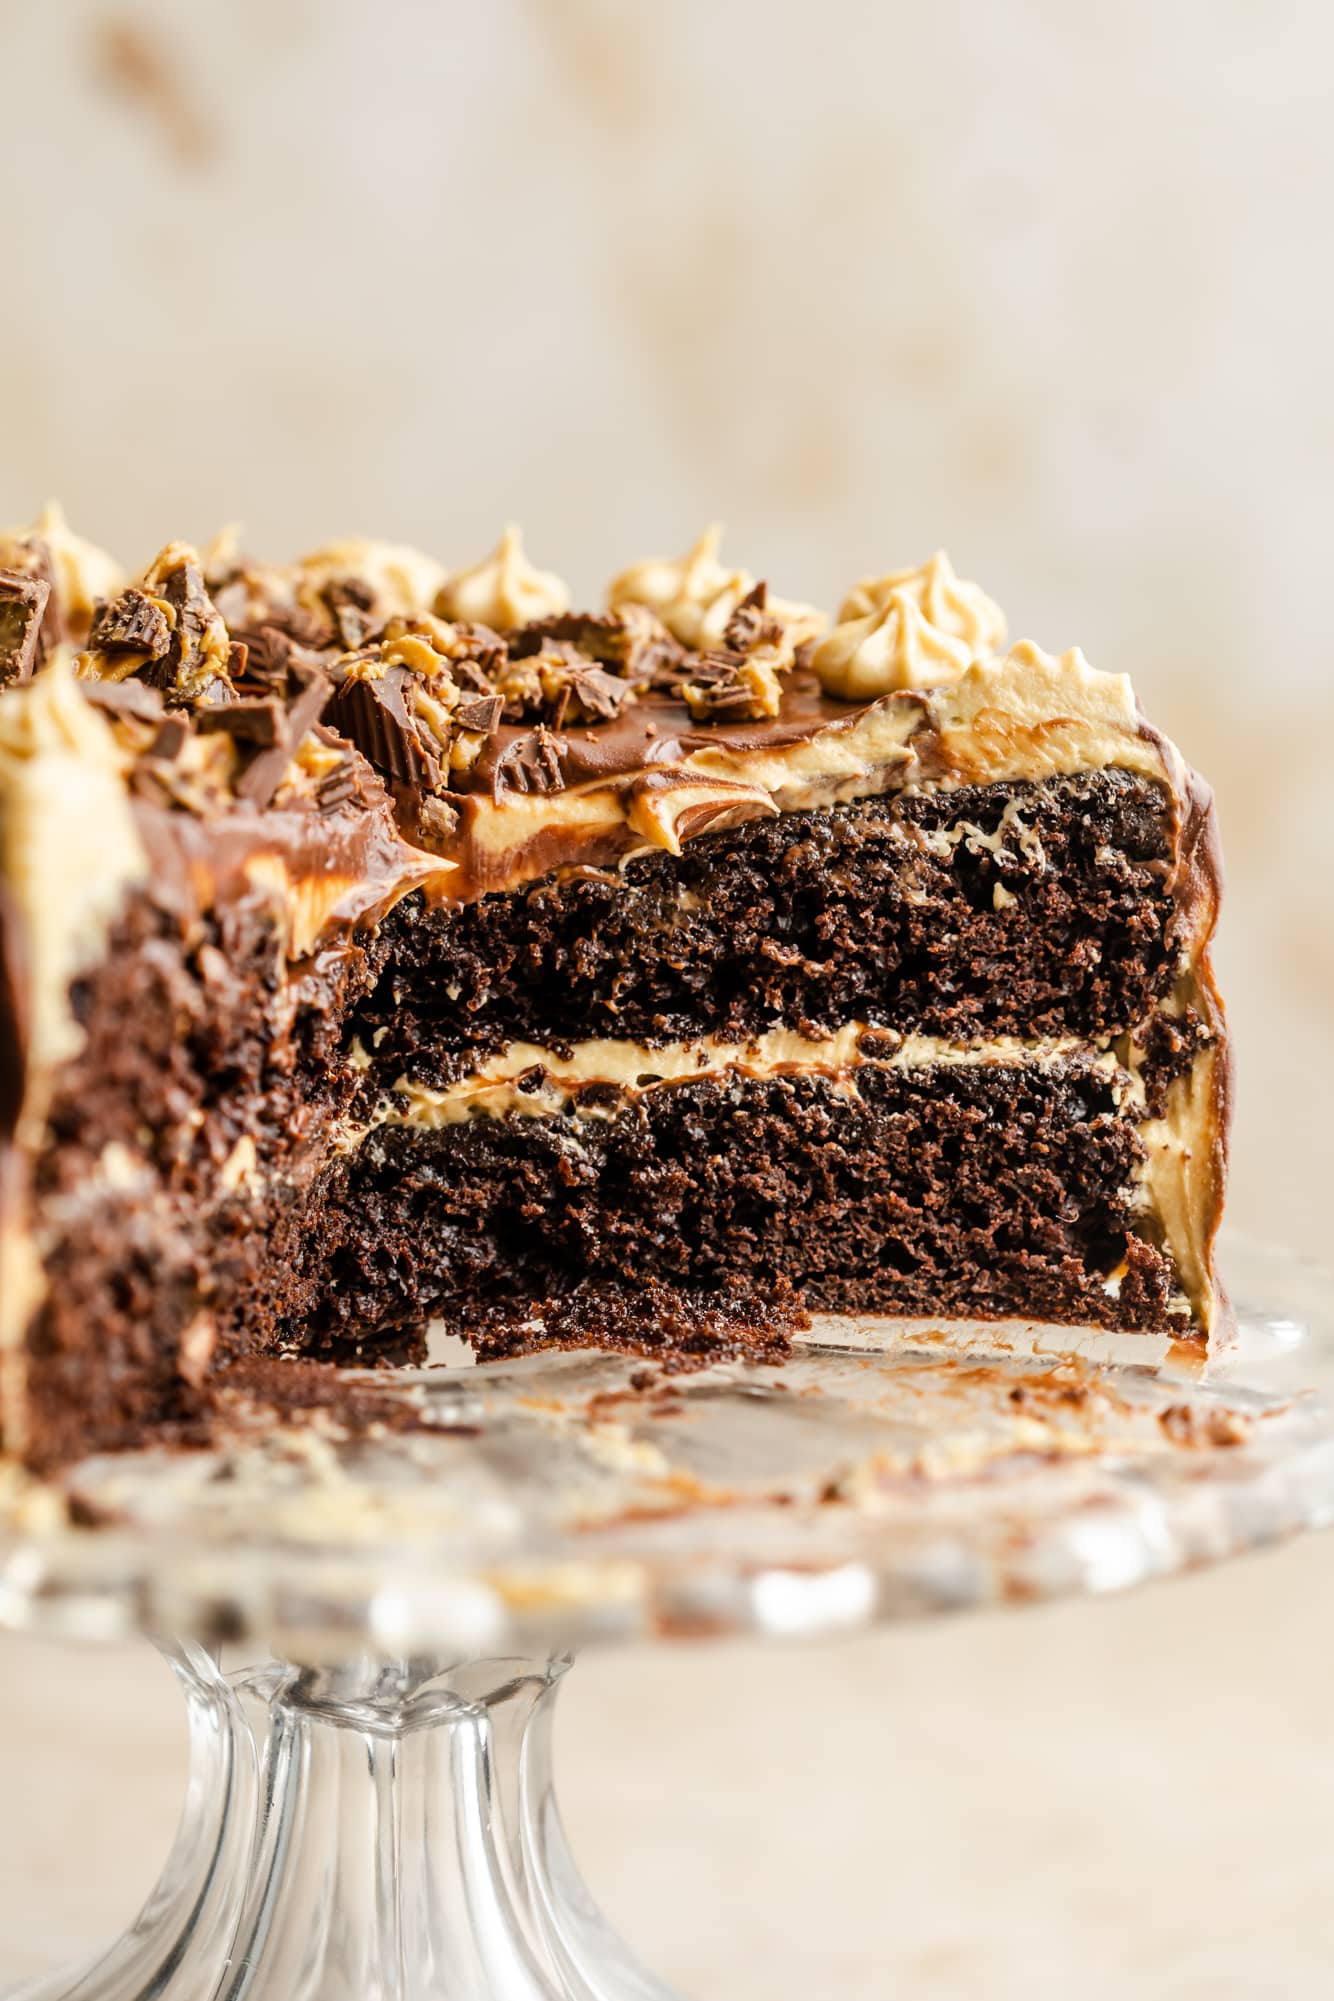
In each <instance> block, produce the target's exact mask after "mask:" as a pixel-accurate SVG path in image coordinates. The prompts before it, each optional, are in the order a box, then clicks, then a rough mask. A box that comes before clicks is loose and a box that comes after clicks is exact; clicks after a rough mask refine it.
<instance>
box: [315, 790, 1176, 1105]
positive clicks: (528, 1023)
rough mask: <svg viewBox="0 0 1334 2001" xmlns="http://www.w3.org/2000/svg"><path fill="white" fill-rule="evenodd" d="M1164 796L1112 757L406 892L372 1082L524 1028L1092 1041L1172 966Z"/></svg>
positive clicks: (549, 1033)
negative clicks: (676, 847) (597, 866)
mask: <svg viewBox="0 0 1334 2001" xmlns="http://www.w3.org/2000/svg"><path fill="white" fill-rule="evenodd" d="M1177 831H1178V829H1177V814H1176V806H1175V802H1174V801H1173V800H1172V799H1171V797H1170V796H1169V795H1168V794H1167V793H1166V792H1165V790H1164V788H1163V787H1162V786H1161V785H1157V784H1154V783H1153V782H1152V781H1150V780H1149V779H1146V778H1143V777H1140V776H1139V775H1137V774H1135V773H1132V772H1126V771H1119V770H1109V771H1100V772H1094V773H1087V774H1081V775H1079V776H1077V777H1070V778H1059V779H1049V780H1045V781H1041V782H1039V783H1036V784H1018V785H992V786H963V787H959V788H955V789H953V790H949V791H938V792H930V793H924V794H916V795H911V796H908V797H901V796H896V795H884V796H882V797H879V798H874V799H864V800H859V801H857V802H855V803H853V804H850V805H847V806H837V807H833V808H829V809H826V810H823V811H819V812H804V813H787V814H784V815H782V816H781V817H780V818H778V819H774V820H751V821H747V822H746V823H745V824H744V825H742V826H740V827H736V828H732V829H730V830H727V831H724V832H721V833H715V834H705V835H703V836H701V837H700V838H699V839H697V840H695V841H692V842H691V843H690V844H689V845H688V846H687V847H686V849H685V850H684V851H683V853H682V854H681V855H680V856H679V857H674V856H671V855H667V854H663V853H662V852H660V851H659V852H654V853H650V854H641V855H639V856H638V857H636V858H635V859H634V860H632V861H629V862H627V863H625V864H624V865H623V866H622V867H621V868H620V869H619V870H615V871H602V870H591V869H584V870H574V871H565V872H562V873H560V874H557V875H554V876H548V877H545V878H543V879H542V880H541V881H539V882H536V883H532V884H529V885H527V886H526V887H524V888H522V889H519V890H516V891H514V892H513V893H512V894H510V895H508V896H488V897H483V898H482V899H480V900H479V901H478V902H476V903H472V904H468V905H465V906H464V907H463V908H461V909H457V910H451V909H439V908H436V909H432V908H431V907H430V906H429V905H427V904H426V903H425V902H424V901H423V900H422V898H421V897H420V896H414V897H410V898H407V899H405V900H404V901H403V902H402V903H400V904H399V905H398V906H397V908H396V909H395V910H394V911H393V912H392V913H391V915H390V916H389V918H388V919H387V920H386V924H385V927H384V935H385V937H386V939H387V940H388V942H389V955H388V958H387V960H386V964H385V969H384V973H383V975H382V978H381V981H380V983H379V985H378V986H377V987H376V989H375V991H374V992H373V993H372V994H371V995H370V996H369V997H368V998H367V999H366V1000H365V1001H364V1002H362V1003H361V1004H360V1005H359V1006H358V1007H357V1008H356V1010H355V1012H354V1014H353V1016H352V1018H351V1029H352V1033H353V1034H354V1035H355V1036H357V1037H358V1038H359V1040H360V1043H361V1045H362V1048H363V1049H364V1051H365V1052H366V1054H367V1056H368V1057H369V1059H370V1061H371V1065H372V1069H373V1072H374V1074H375V1076H377V1077H388V1078H389V1079H390V1081H392V1080H393V1078H395V1077H396V1076H397V1075H398V1074H400V1073H406V1074H407V1075H408V1076H409V1077H411V1078H412V1079H413V1080H414V1081H419V1082H423V1083H428V1084H436V1083H442V1082H445V1081H447V1080H449V1079H451V1078H454V1077H458V1076H461V1075H464V1074H465V1073H466V1071H467V1070H468V1069H469V1068H470V1067H471V1065H472V1064H473V1063H474V1062H476V1060H477V1059H478V1058H479V1057H480V1056H482V1055H484V1054H486V1053H489V1052H490V1051H492V1050H496V1049H500V1048H503V1047H504V1045H505V1044H506V1043H507V1042H509V1041H511V1040H516V1039H519V1038H522V1039H523V1040H524V1041H527V1042H538V1043H542V1042H545V1043H549V1044H551V1045H552V1046H553V1047H560V1046H562V1045H566V1044H570V1043H576V1042H580V1041H583V1040H585V1039H587V1038H589V1037H597V1036H617V1037H629V1038H633V1039H635V1040H637V1041H641V1042H644V1043H647V1044H650V1045H651V1044H654V1043H663V1042H672V1041H679V1040H682V1039H684V1038H686V1037H688V1036H692V1035H715V1036H721V1037H725V1038H728V1039H731V1040H741V1039H743V1038H744V1037H746V1036H748V1035H754V1034H758V1033H760V1032H762V1031H763V1030H764V1029H766V1028H769V1027H771V1026H773V1025H774V1024H776V1023H781V1024H784V1025H790V1026H793V1027H804V1028H805V1029H806V1030H807V1031H808V1032H827V1031H828V1030H830V1029H833V1028H836V1027H838V1026H839V1025H841V1024H842V1023H843V1022H845V1021H848V1020H852V1019H856V1020H862V1021H871V1022H879V1023H883V1024H884V1025H885V1026H887V1027H891V1028H895V1029H898V1030H901V1031H903V1032H905V1033H912V1032H921V1033H925V1034H932V1035H944V1036H951V1037H955V1038H958V1039H959V1040H965V1041H966V1040H970V1039H973V1038H978V1037H982V1038H985V1037H989V1036H994V1035H1029V1036H1038V1035H1066V1034H1075V1035H1085V1036H1106V1035H1111V1034H1115V1033H1118V1032H1120V1031H1122V1030H1125V1029H1128V1028H1132V1027H1134V1026H1135V1025H1136V1024H1137V1023H1140V1022H1142V1021H1145V1020H1147V1019H1148V1017H1149V1016H1150V1015H1151V1014H1152V1013H1153V1010H1154V1008H1155V1007H1156V1006H1157V1004H1158V1003H1159V1002H1160V1001H1161V1000H1162V999H1163V997H1164V995H1165V994H1166V993H1167V991H1168V989H1169V988H1170V986H1171V984H1172V981H1173V979H1174V977H1175V971H1176V967H1175V950H1174V946H1175V936H1174V934H1175V929H1176V919H1177V905H1176V901H1175V897H1174V894H1173V888H1172V882H1171V869H1172V860H1173V854H1174V848H1175V842H1176V836H1177Z"/></svg>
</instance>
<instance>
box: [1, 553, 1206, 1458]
mask: <svg viewBox="0 0 1334 2001" xmlns="http://www.w3.org/2000/svg"><path fill="white" fill-rule="evenodd" d="M0 682H2V683H3V684H4V691H3V693H0V923H2V927H3V977H0V1051H2V1052H3V1072H2V1074H0V1135H2V1136H3V1137H2V1140H0V1145H2V1149H3V1152H2V1161H3V1166H2V1173H3V1182H2V1184H0V1202H2V1208H0V1227H2V1231H3V1237H2V1255H3V1295H2V1298H0V1424H2V1426H3V1444H4V1449H5V1450H6V1452H7V1453H9V1454H10V1455H11V1456H15V1455H17V1456H21V1457H22V1458H24V1459H26V1460H27V1462H28V1463H29V1464H30V1465H32V1466H35V1467H37V1468H39V1469H42V1468H49V1467H52V1466H55V1465H58V1464H59V1463H61V1462H63V1461H65V1460H67V1459H69V1458H70V1457H72V1456H74V1455H77V1454H80V1453H82V1452H84V1451H86V1450H88V1449H90V1448H94V1447H96V1448H109V1447H117V1446H121V1445H125V1444H129V1443H133V1442H137V1441H140V1440H142V1439H143V1438H144V1437H145V1436H147V1435H151V1434H152V1433H153V1431H154V1429H155V1428H156V1427H161V1426H172V1425H175V1426H177V1427H179V1426H181V1425H182V1424H185V1423H188V1421H189V1419H190V1417H191V1414H192V1413H197V1412H199V1411H200V1410H202V1409H205V1408H206V1407H207V1404H208V1400H209V1398H210V1395H211V1394H212V1393H213V1386H214V1385H215V1384H216V1383H217V1382H218V1381H219V1380H220V1379H222V1378H225V1375H226V1372H227V1371H228V1370H229V1369H235V1368H236V1367H237V1366H238V1364H239V1363H241V1362H242V1361H243V1360H244V1359H245V1358H247V1357H253V1356H255V1355H268V1354H274V1355H278V1354H281V1355H297V1356H303V1357H306V1358H316V1359H319V1360H324V1361H328V1362H331V1363H357V1364H366V1363H370V1362H376V1361H381V1360H384V1361H401V1360H405V1359H413V1358H417V1357H420V1355H421V1354H422V1353H423V1346H424V1340H425V1335H426V1329H427V1325H428V1322H431V1321H443V1322H444V1323H445V1325H446V1326H447V1327H449V1328H450V1329H451V1330H452V1331H454V1332H456V1333H458V1334H462V1335H464V1336H466V1337H467V1338H468V1340H470V1341H471V1342H472V1343H473V1344H474V1345H475V1347H476V1348H477V1349H478V1350H479V1352H481V1353H483V1354H485V1355H497V1354H504V1353H512V1352H516V1351H519V1350H523V1349H527V1348H531V1347H535V1346H539V1345H542V1344H550V1343H566V1344H580V1343H603V1344H612V1345H616V1346H620V1347H625V1348H630V1349H633V1350H642V1351H643V1352H644V1353H645V1354H649V1355H654V1356H657V1357H659V1358H661V1359H663V1360H666V1361H670V1362H672V1363H673V1364H676V1365H680V1364H683V1363H684V1362H686V1361H687V1360H690V1359H695V1358H699V1357H709V1356H712V1355H716V1354H729V1355H730V1354H736V1353H738V1352H748V1353H754V1354H762V1355H768V1356H775V1355H778V1354H781V1352H782V1349H783V1346H784V1344H785V1342H786V1341H787V1340H788V1338H789V1337H790V1335H791V1333H792V1332H793V1330H794V1329H796V1328H799V1327H801V1326H802V1325H803V1324H804V1322H805V1316H807V1315H808V1314H811V1313H815V1312H819V1313H837V1314H854V1313H855V1314H859V1315H860V1314H887V1315H893V1316H907V1317H922V1316H927V1317H930V1318H935V1319H940V1320H944V1319H952V1318H960V1317H963V1318H970V1319H972V1318H1005V1317H1010V1316H1019V1317H1023V1318H1026V1319H1034V1320H1039V1321H1044V1322H1057V1323H1065V1324H1070V1325H1079V1326H1096V1327H1117V1328H1124V1329H1144V1330H1157V1331H1159V1332H1161V1333H1168V1334H1174V1335H1181V1336H1192V1335H1193V1336H1196V1337H1205V1336H1208V1335H1210V1334H1216V1333H1217V1332H1218V1331H1219V1330H1220V1328H1222V1327H1223V1325H1224V1324H1225V1320H1226V1314H1225V1309H1224V1307H1223V1305H1222V1303H1221V1301H1220V1295H1219V1292H1218V1287H1217V1283H1216V1279H1215V1275H1214V1268H1213V1258H1212V1245H1213V1240H1214V1234H1215V1230H1216V1227H1217V1223H1218V1216H1219V1208H1220V1204H1221V1200H1222V1188H1223V1148H1224V1137H1225V1127H1226V1104H1227V1075H1228V1063H1227V1048H1226V1043H1225V1039H1224V1028H1223V1017H1222V1011H1221V1008H1220V1005H1219V1001H1218V995H1217V992H1216V989H1215V986H1214V982H1213V977H1212V974H1211V971H1210V964H1209V945H1210V938H1211V934H1212V931H1213V928H1214V920H1215V915H1216V910H1217V902H1218V887H1219V876H1218V858H1217V848H1216V842H1215V831H1214V815H1213V809H1212V804H1211V801H1210V796H1209V793H1208V791H1207V790H1206V788H1205V787H1204V786H1203V785H1202V784H1201V783H1200V781H1199V780H1198V779H1196V778H1195V777H1194V776H1193V775H1192V774H1191V773H1190V772H1189V771H1188V770H1187V769H1186V768H1185V766H1184V765H1183V763H1182V761H1181V758H1180V757H1179V755H1178V753H1177V752H1176V750H1175V749H1174V748H1173V746H1172V745H1171V744H1170V743H1169V742H1167V741H1166V739H1165V738H1163V737H1162V736H1161V735H1159V733H1158V732H1157V731H1155V730H1154V729H1152V728H1151V727H1150V726H1149V725H1148V724H1147V723H1146V722H1145V721H1144V719H1143V717H1142V716H1141V714H1140V712H1139V710H1138V708H1137V706H1136V703H1135V699H1134V696H1133V694H1132V691H1131V688H1130V684H1129V682H1128V681H1127V680H1126V679H1124V678H1123V677H1121V676H1118V675H1109V674H1103V673H1097V672H1095V671H1094V670H1093V669H1092V668H1091V667H1089V666H1088V665H1087V663H1086V662H1085V660H1084V659H1083V657H1082V656H1081V655H1080V654H1079V653H1078V652H1077V651H1074V652H1068V653H1064V654H1062V655H1059V656H1057V657H1052V656H1049V655H1048V654H1046V653H1044V652H1041V651H1040V650H1039V649H1038V648H1037V647H1035V646H1033V645H1031V644H1028V643H1024V644H1020V645H1018V646H1016V647H1014V648H1012V649H1010V650H1009V651H1006V650H1005V625H1004V620H1003V618H1002V616H1001V614H1000V612H999V611H998V609H997V608H996V606H995V605H994V604H993V603H992V602H991V601H990V600H989V599H988V598H987V597H985V596H984V595H983V594H982V592H981V591H980V590H978V589H977V588H976V587H975V586H974V585H972V584H970V583H966V582H963V581H961V580H960V579H959V578H958V577H957V576H956V575H955V573H954V571H953V570H952V569H951V567H950V565H949V563H948V561H947V560H946V558H945V557H944V556H943V555H938V556H936V557H934V558H933V559H932V560H931V561H930V562H929V563H927V564H925V565H923V566H922V567H921V568H918V569H914V570H902V571H896V572H893V573H890V574H887V575H884V576H879V577H871V578H868V579H866V580H865V581H863V582H862V583H860V584H858V585H857V586H856V587H855V588H854V589H853V590H852V591H851V592H850V593H849V595H848V597H847V598H846V600H845V601H844V603H843V605H842V607H841V609H840V610H839V612H838V615H837V617H836V618H835V619H833V620H832V621H831V620H828V619H826V618H825V617H824V616H822V615H821V614H820V613H819V612H817V611H814V610H812V609H811V608H810V607H809V606H806V605H803V604H796V603H792V602H789V601H787V600H785V599H782V598H779V597H776V596H774V595H772V594H771V593H770V592H769V590H768V588H767V586H766V585H765V584H764V583H763V582H757V581H756V580H755V579H754V578H753V577H751V576H750V575H748V574H747V573H746V572H744V571H741V570H735V569H731V568H729V567H728V566H727V565H726V564H725V563H724V562H723V561H722V560H721V558H720V555H719V549H718V542H717V537H716V535H714V534H710V535H708V536H706V537H705V538H704V539H703V540H702V541H701V542H700V543H699V544H698V546H697V547H696V548H695V549H693V550H692V551H691V552H690V554H689V555H688V556H686V557H685V558H684V559H682V560H681V561H679V562H652V563H644V564H641V565H638V566H636V567H635V568H632V569H630V570H627V571H625V572H624V573H623V574H622V575H620V576H619V577H617V578H616V579H615V581H614V582H613V584H612V585H611V587H610V589H609V591H608V593H607V597H606V606H605V609H602V610H597V611H588V612H580V611H576V610H572V609H571V607H570V601H569V597H568V593H567V591H566V589H565V587H564V585H563V584H562V583H561V581H560V579H559V578H557V577H554V576H551V575H547V574H544V573H542V572H539V571H537V570H535V569H533V568H532V567H531V566H530V564H529V563H528V561H527V559H526V557H525V555H524V553H523V550H522V548H521V545H520V543H519V540H518V537H517V535H516V534H515V533H514V532H513V531H510V532H508V533H507V534H506V535H505V537H504V538H503V540H502V541H501V544H500V546H499V548H498V549H497V550H496V552H495V553H494V555H492V556H491V557H489V558H488V559H487V560H486V561H485V562H483V563H481V564H480V565H478V566H477V567H476V568H474V569H471V570H464V571H462V572H461V573H457V574H450V573H447V572H446V571H445V570H444V569H442V568H441V567H440V566H439V565H437V564H436V563H434V562H432V561H431V560H429V559H428V558H426V557H425V556H423V555H420V554H418V553H417V552H415V551H413V550H409V549H402V548H396V547H390V546H387V545H384V544H380V543H371V542H347V543H344V544H339V545H337V546H335V547H332V548H328V549H325V550H322V551H320V552H319V553H318V554H316V555H314V556H311V557H308V558H306V559H305V560H304V561H302V562H299V563H296V564H291V565H286V566H277V565H271V564H267V563H263V562H258V561H254V560H251V559H250V558H248V557H247V556H245V555H243V554H242V553H241V551H240V550H239V549H238V548H237V546H236V545H235V543H234V542H233V541H232V540H230V539H226V538H224V539H221V540H220V541H219V542H218V543H217V544H216V545H215V546H213V547H212V548H210V549H208V550H207V551H205V552H204V553H203V554H202V555H200V554H197V553H196V552H195V550H193V549H192V548H190V547H188V546H186V545H184V544H181V543H174V544H172V545H171V546H170V547H168V548H166V549H164V550H163V551H162V553H161V554H160V555H159V556H158V557H157V558H156V560H155V561H154V562H153V563H152V564H151V565H150V566H149V567H148V569H147V570H145V571H144V572H142V574H140V575H139V576H138V577H137V578H136V579H135V580H134V581H132V582H127V581H125V580H124V579H123V578H122V577H121V576H120V575H119V574H118V573H117V571H116V569H115V566H114V565H113V564H112V563H111V562H110V561H109V560H108V559H107V558H106V557H104V556H102V555H101V554H100V553H99V552H97V551H96V550H93V549H91V548H90V547H89V546H88V545H86V544H84V543H81V542H79V541H77V540H76V539H75V538H74V537H72V536H71V535H70V533H69V531H68V530H67V528H66V527H65V525H64V523H63V521H62V520H61V518H60V517H59V516H58V515H56V514H54V513H52V514H48V515H47V516H46V517H44V518H43V520H41V521H40V522H39V523H38V524H37V525H36V526H35V527H34V528H33V529H31V530H25V531H21V532H16V533H14V534H11V535H8V536H6V537H5V538H3V540H0Z"/></svg>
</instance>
